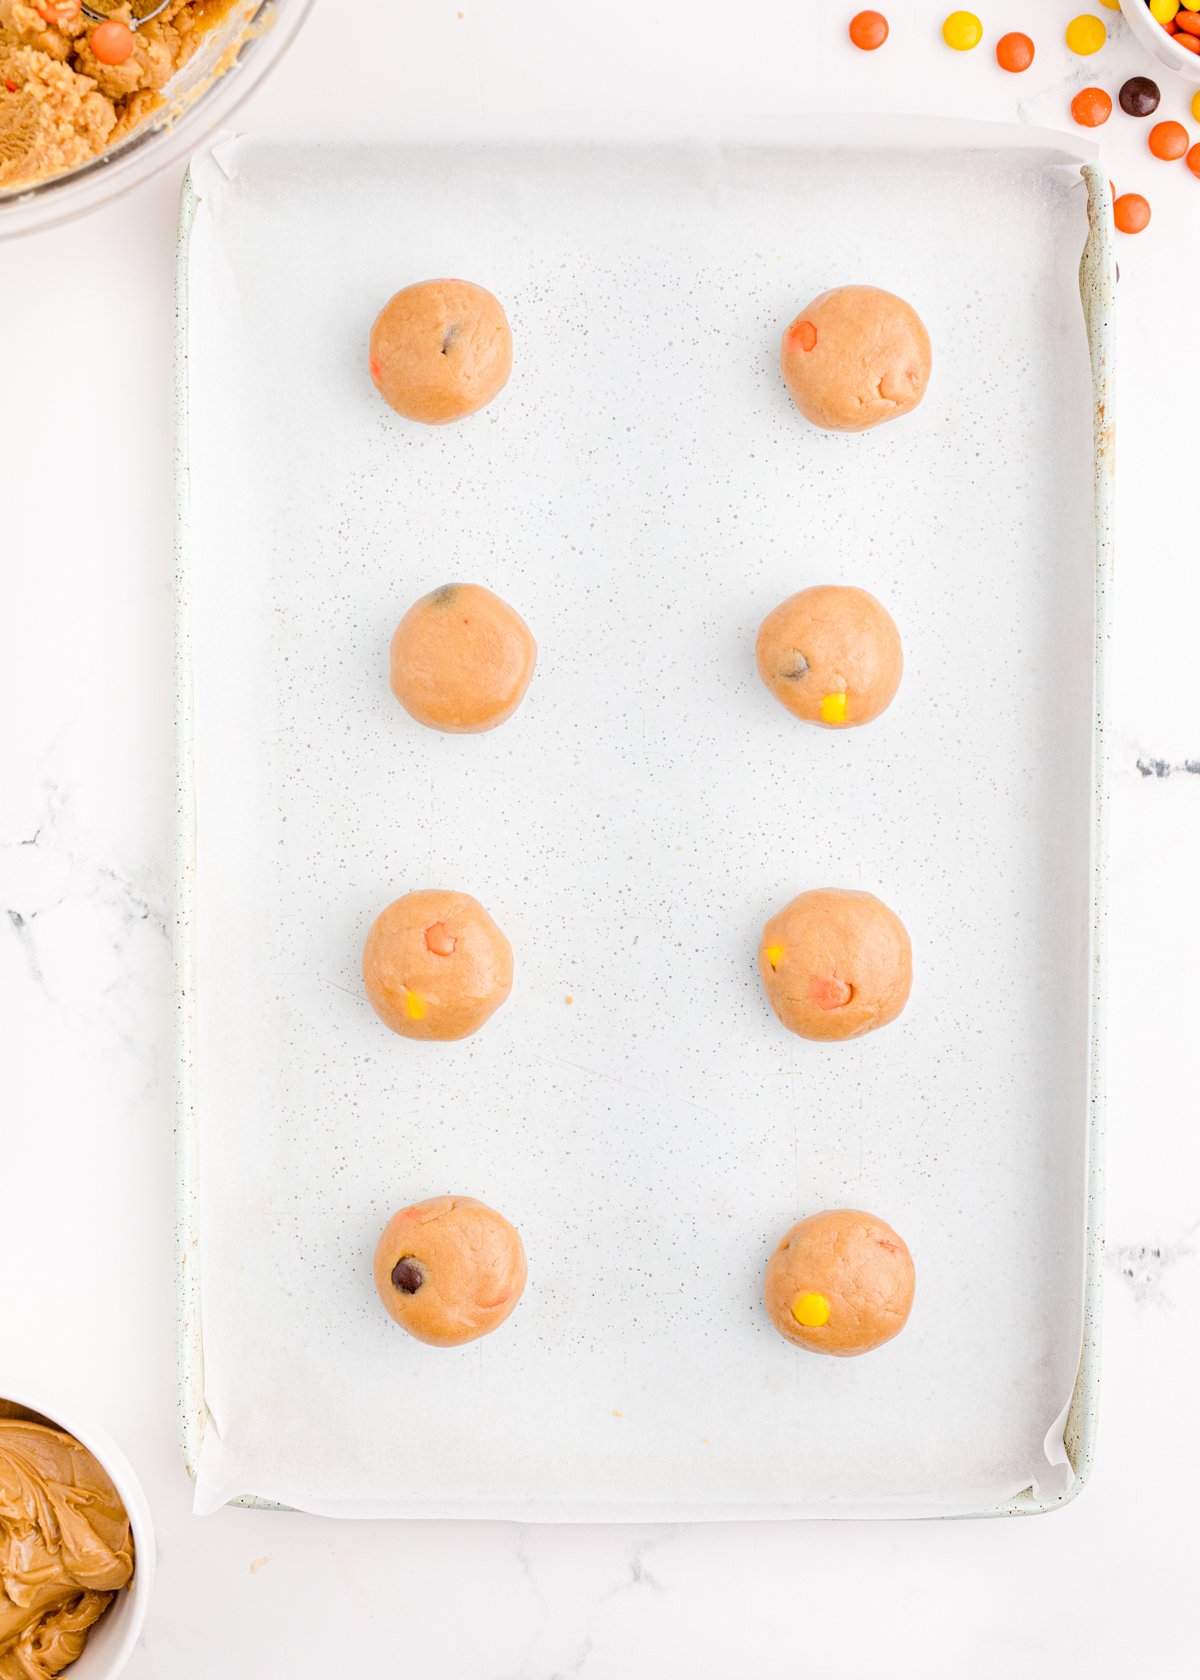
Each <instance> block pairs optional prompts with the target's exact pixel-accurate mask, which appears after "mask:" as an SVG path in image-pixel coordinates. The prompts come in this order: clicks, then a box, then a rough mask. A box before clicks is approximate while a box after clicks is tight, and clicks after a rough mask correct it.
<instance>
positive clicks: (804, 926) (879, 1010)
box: [758, 887, 912, 1040]
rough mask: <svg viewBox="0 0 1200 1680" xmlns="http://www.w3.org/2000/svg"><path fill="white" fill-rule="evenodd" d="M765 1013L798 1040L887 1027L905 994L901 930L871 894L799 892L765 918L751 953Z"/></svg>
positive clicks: (906, 946)
mask: <svg viewBox="0 0 1200 1680" xmlns="http://www.w3.org/2000/svg"><path fill="white" fill-rule="evenodd" d="M758 967H759V973H760V974H761V975H762V982H763V987H764V989H765V991H766V994H767V998H768V1001H769V1002H770V1005H771V1008H772V1009H773V1010H774V1011H775V1013H776V1015H778V1017H779V1019H780V1020H781V1021H782V1022H783V1024H784V1026H785V1027H786V1028H787V1029H788V1031H789V1032H794V1033H796V1034H797V1035H798V1036H799V1037H800V1038H812V1039H818V1040H833V1039H847V1038H860V1037H861V1036H862V1035H863V1034H864V1033H869V1032H873V1031H874V1030H875V1029H876V1028H877V1027H884V1026H886V1025H887V1024H888V1022H889V1021H894V1020H895V1019H896V1017H897V1015H899V1013H900V1011H901V1010H902V1009H903V1008H904V1005H905V1004H906V1003H907V1002H908V994H909V991H910V989H911V987H912V944H911V941H910V940H909V937H908V933H907V930H906V929H905V926H904V923H903V922H902V921H901V920H900V918H899V916H897V915H896V913H895V911H894V910H889V909H888V907H887V905H886V904H884V903H883V902H882V900H880V899H878V898H876V897H875V896H874V894H873V893H867V892H855V891H851V890H848V889H845V888H841V887H822V888H818V889H817V890H816V891H814V892H804V893H801V894H800V895H799V897H798V898H794V899H793V900H792V901H791V903H790V904H786V905H785V906H784V908H783V909H782V910H780V911H779V912H778V913H777V914H776V915H774V916H772V917H771V919H770V921H769V922H768V923H767V925H766V927H764V929H763V932H762V939H761V941H760V942H759V947H758Z"/></svg>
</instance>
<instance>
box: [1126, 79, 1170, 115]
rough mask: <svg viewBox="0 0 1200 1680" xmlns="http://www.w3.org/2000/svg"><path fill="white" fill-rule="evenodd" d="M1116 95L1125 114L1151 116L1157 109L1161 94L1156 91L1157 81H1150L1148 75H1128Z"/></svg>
mask: <svg viewBox="0 0 1200 1680" xmlns="http://www.w3.org/2000/svg"><path fill="white" fill-rule="evenodd" d="M1117 97H1118V99H1119V100H1120V101H1121V109H1122V111H1124V112H1125V113H1126V115H1127V116H1130V117H1152V116H1153V115H1154V113H1155V111H1157V110H1158V102H1159V100H1160V99H1161V98H1162V94H1161V93H1160V92H1159V91H1158V83H1157V82H1152V81H1151V80H1150V78H1149V76H1130V78H1129V80H1128V81H1127V82H1126V83H1125V85H1124V86H1123V87H1122V89H1121V91H1120V93H1119V94H1118V95H1117Z"/></svg>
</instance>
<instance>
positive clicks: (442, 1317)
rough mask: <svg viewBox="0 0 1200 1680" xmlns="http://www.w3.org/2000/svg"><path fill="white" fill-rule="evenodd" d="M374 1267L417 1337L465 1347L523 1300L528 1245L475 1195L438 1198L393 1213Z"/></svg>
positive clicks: (402, 1321) (387, 1300) (396, 1312)
mask: <svg viewBox="0 0 1200 1680" xmlns="http://www.w3.org/2000/svg"><path fill="white" fill-rule="evenodd" d="M374 1272H375V1288H376V1289H377V1290H378V1291H379V1299H380V1300H381V1301H382V1302H383V1304H384V1306H385V1307H386V1308H387V1310H388V1312H389V1313H390V1314H391V1315H392V1317H393V1318H394V1319H395V1320H396V1323H397V1324H399V1325H401V1326H402V1327H403V1328H404V1329H405V1330H407V1331H408V1333H409V1335H410V1336H415V1337H416V1338H417V1340H418V1341H419V1342H430V1343H432V1345H433V1346H434V1347H459V1346H461V1345H462V1343H463V1342H473V1341H475V1340H476V1339H477V1338H478V1337H479V1336H486V1335H488V1334H489V1333H490V1332H491V1331H493V1330H496V1329H498V1328H499V1326H500V1325H501V1324H503V1323H504V1320H505V1319H506V1318H507V1317H508V1315H509V1314H510V1313H511V1312H512V1310H513V1308H514V1307H515V1306H516V1304H517V1302H518V1301H519V1300H520V1299H521V1291H522V1290H523V1289H524V1287H525V1275H526V1265H525V1249H524V1247H523V1245H522V1243H521V1238H520V1235H519V1233H518V1232H517V1231H516V1230H514V1228H513V1227H512V1226H511V1225H510V1224H509V1222H508V1220H507V1219H505V1218H504V1217H503V1216H502V1215H501V1214H498V1213H497V1212H496V1211H495V1210H494V1209H493V1208H490V1207H485V1206H484V1204H483V1203H482V1202H477V1201H476V1200H475V1198H474V1197H473V1196H432V1197H430V1199H429V1200H428V1201H425V1202H415V1203H414V1204H413V1206H412V1207H406V1208H401V1209H400V1212H399V1213H395V1214H393V1215H392V1217H391V1219H389V1221H388V1223H387V1227H386V1229H385V1230H384V1233H383V1235H382V1236H381V1237H380V1239H379V1245H378V1247H377V1248H376V1250H375V1265H374Z"/></svg>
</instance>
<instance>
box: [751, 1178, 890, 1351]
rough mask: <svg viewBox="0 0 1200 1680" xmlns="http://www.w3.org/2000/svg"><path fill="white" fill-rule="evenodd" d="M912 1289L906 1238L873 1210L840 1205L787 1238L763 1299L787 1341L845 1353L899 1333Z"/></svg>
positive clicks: (806, 1221)
mask: <svg viewBox="0 0 1200 1680" xmlns="http://www.w3.org/2000/svg"><path fill="white" fill-rule="evenodd" d="M915 1288H916V1272H915V1271H914V1269H913V1263H912V1255H911V1254H910V1253H909V1252H908V1248H907V1246H906V1244H905V1242H904V1239H903V1238H902V1237H899V1236H897V1235H896V1233H895V1231H893V1230H892V1227H891V1226H890V1225H885V1224H884V1222H883V1220H882V1219H876V1218H875V1217H874V1215H873V1214H870V1213H859V1212H857V1211H856V1210H855V1209H853V1208H835V1209H832V1210H831V1211H830V1212H828V1213H814V1214H812V1215H811V1216H810V1217H809V1218H808V1219H802V1220H801V1221H800V1223H799V1224H798V1225H793V1226H792V1228H791V1230H790V1231H789V1232H788V1233H787V1235H786V1236H785V1237H784V1238H783V1239H782V1241H781V1242H780V1244H779V1247H778V1248H777V1249H776V1250H775V1252H774V1254H772V1256H771V1258H770V1260H769V1261H768V1262H767V1276H766V1282H765V1284H764V1287H763V1304H764V1306H765V1307H766V1309H767V1312H768V1314H769V1315H770V1319H771V1323H772V1324H773V1325H774V1326H775V1328H776V1330H778V1331H779V1334H780V1335H781V1336H783V1337H785V1338H786V1339H787V1340H788V1341H789V1342H794V1343H795V1344H796V1346H797V1347H803V1348H808V1349H809V1351H810V1352H811V1353H833V1354H837V1355H840V1356H841V1357H842V1358H848V1357H851V1356H853V1355H854V1354H858V1353H870V1352H871V1350H872V1348H877V1347H882V1345H883V1343H884V1342H890V1341H891V1339H892V1337H893V1336H898V1335H899V1334H900V1332H901V1330H903V1328H904V1326H905V1324H906V1323H907V1322H908V1315H909V1312H910V1311H911V1310H912V1303H913V1291H914V1289H915Z"/></svg>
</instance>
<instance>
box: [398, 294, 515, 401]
mask: <svg viewBox="0 0 1200 1680" xmlns="http://www.w3.org/2000/svg"><path fill="white" fill-rule="evenodd" d="M369 366H370V370H371V378H372V379H373V380H374V381H375V385H376V388H377V389H378V391H379V394H380V396H381V397H382V398H383V400H384V402H386V403H387V404H389V406H390V407H392V408H394V409H395V410H396V413H397V414H403V415H404V417H405V419H406V420H421V421H424V423H425V424H426V425H429V426H443V425H445V424H446V422H447V421H449V420H463V419H465V418H466V416H467V415H468V414H474V413H475V412H476V411H477V410H478V409H481V408H483V407H484V406H485V405H486V404H487V403H490V402H491V400H492V398H493V397H494V396H497V395H498V394H499V392H500V391H502V390H503V389H504V386H505V384H506V383H507V381H508V376H509V374H510V373H511V372H512V333H511V332H510V331H509V326H508V320H507V318H506V316H505V314H504V310H503V308H502V307H501V305H500V302H499V300H498V299H496V298H494V297H493V296H492V294H491V292H489V291H485V289H484V288H483V287H482V286H474V285H472V284H471V282H470V281H469V280H421V281H419V282H418V283H417V284H416V285H415V286H405V288H404V289H403V291H400V292H397V293H396V295H395V296H394V297H392V298H389V299H388V301H387V303H385V304H384V306H383V308H382V309H381V310H380V312H379V315H378V316H377V318H376V321H375V325H374V326H373V327H372V328H371V348H370V356H369Z"/></svg>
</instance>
